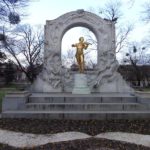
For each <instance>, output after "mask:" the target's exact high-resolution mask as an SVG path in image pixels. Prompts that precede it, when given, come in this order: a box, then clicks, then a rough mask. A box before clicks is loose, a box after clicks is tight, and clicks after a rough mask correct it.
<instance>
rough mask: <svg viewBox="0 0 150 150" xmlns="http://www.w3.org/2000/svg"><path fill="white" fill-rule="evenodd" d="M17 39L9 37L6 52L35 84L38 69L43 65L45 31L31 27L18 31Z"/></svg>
mask: <svg viewBox="0 0 150 150" xmlns="http://www.w3.org/2000/svg"><path fill="white" fill-rule="evenodd" d="M14 35H15V37H11V38H10V37H9V38H8V39H7V41H6V43H5V50H6V51H7V54H9V55H10V56H9V59H11V60H13V61H14V62H15V63H16V64H17V65H18V66H19V68H20V70H21V71H22V72H24V73H25V75H26V76H27V78H28V80H29V81H30V82H33V81H34V79H35V78H36V75H37V68H38V67H39V66H40V65H41V64H42V61H41V52H42V50H43V44H44V40H43V30H41V29H39V28H38V29H37V30H36V31H35V30H34V29H33V28H32V27H31V26H29V25H26V26H23V27H21V28H19V29H17V32H15V34H14Z"/></svg>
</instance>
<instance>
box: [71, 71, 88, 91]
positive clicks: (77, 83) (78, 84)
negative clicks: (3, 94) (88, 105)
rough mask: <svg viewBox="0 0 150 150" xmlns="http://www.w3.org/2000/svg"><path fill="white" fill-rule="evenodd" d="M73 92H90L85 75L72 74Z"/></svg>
mask: <svg viewBox="0 0 150 150" xmlns="http://www.w3.org/2000/svg"><path fill="white" fill-rule="evenodd" d="M72 93H73V94H90V93H91V92H90V89H89V87H88V85H87V77H86V75H85V74H75V75H74V87H73V91H72Z"/></svg>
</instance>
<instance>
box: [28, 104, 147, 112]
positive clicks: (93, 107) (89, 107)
mask: <svg viewBox="0 0 150 150" xmlns="http://www.w3.org/2000/svg"><path fill="white" fill-rule="evenodd" d="M26 107H27V109H28V110H35V111H41V110H43V111H44V110H45V111H47V110H55V111H61V110H62V111H64V110H65V111H67V110H72V111H73V110H74V111H75V110H76V111H78V110H79V111H82V110H83V111H109V110H111V111H115V110H118V111H119V110H120V111H121V110H125V111H129V110H148V109H149V106H148V105H144V104H143V105H142V104H139V103H28V104H26Z"/></svg>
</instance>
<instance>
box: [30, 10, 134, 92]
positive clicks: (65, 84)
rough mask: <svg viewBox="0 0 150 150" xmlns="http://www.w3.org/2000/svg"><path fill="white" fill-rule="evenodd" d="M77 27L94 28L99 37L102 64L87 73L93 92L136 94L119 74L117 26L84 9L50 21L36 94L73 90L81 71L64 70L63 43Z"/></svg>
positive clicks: (99, 63) (46, 32) (35, 84)
mask: <svg viewBox="0 0 150 150" xmlns="http://www.w3.org/2000/svg"><path fill="white" fill-rule="evenodd" d="M77 26H82V27H86V28H88V29H90V30H91V31H92V32H93V33H94V34H95V36H96V38H97V43H98V45H97V50H98V56H97V57H98V64H97V67H96V70H94V71H93V73H91V74H88V73H86V76H87V79H88V80H87V85H88V87H89V88H90V91H91V92H93V93H95V92H96V93H101V92H115V93H132V92H133V89H132V88H130V86H128V85H127V83H126V82H125V81H124V80H123V78H122V76H121V75H120V74H119V73H118V72H117V68H118V62H117V60H116V55H115V25H114V23H113V22H112V21H109V20H104V19H102V18H100V17H99V16H97V15H95V14H92V13H90V12H86V11H84V10H77V11H73V12H69V13H67V14H64V15H62V16H60V17H58V18H57V19H55V20H49V21H47V22H46V25H45V45H44V46H45V47H44V49H45V52H44V67H43V71H42V72H41V73H40V75H39V76H38V77H37V79H36V81H35V82H34V84H33V86H32V92H72V91H73V87H74V80H76V79H75V77H77V76H78V75H77V76H76V73H78V72H76V73H70V72H69V71H68V70H67V69H64V68H63V67H62V63H61V42H62V37H63V35H64V34H65V33H66V31H68V30H69V29H70V28H73V27H77ZM81 40H82V38H81ZM73 46H76V45H73ZM86 46H88V44H87V45H85V47H86ZM82 68H83V66H82V65H81V68H80V72H82V71H83V70H82Z"/></svg>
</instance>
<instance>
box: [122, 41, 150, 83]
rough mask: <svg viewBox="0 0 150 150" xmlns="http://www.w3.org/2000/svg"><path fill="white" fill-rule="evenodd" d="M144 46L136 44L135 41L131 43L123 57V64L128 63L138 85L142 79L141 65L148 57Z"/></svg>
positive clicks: (146, 61)
mask: <svg viewBox="0 0 150 150" xmlns="http://www.w3.org/2000/svg"><path fill="white" fill-rule="evenodd" d="M146 55H147V54H146V47H144V46H141V44H140V45H138V44H137V43H132V44H131V46H130V47H129V51H128V53H126V56H125V58H124V62H125V64H130V65H131V66H132V68H133V74H134V76H135V77H136V80H137V81H138V86H140V82H141V81H142V80H143V79H144V76H145V74H144V72H142V70H141V68H142V67H139V66H141V65H144V64H147V63H148V59H147V57H146Z"/></svg>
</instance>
